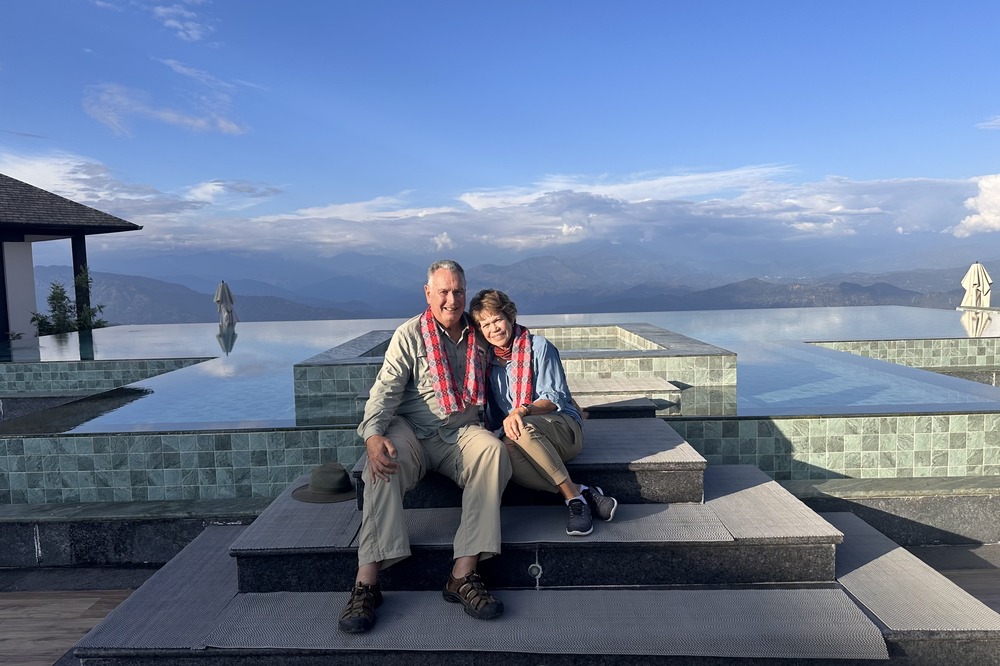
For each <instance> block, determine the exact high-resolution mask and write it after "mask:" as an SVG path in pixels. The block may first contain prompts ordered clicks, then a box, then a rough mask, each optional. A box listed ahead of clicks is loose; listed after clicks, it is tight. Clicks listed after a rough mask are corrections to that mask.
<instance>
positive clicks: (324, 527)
mask: <svg viewBox="0 0 1000 666" xmlns="http://www.w3.org/2000/svg"><path fill="white" fill-rule="evenodd" d="M306 483H309V475H308V474H305V475H303V476H301V477H299V478H298V479H297V480H296V481H295V482H294V483H292V484H290V485H289V486H288V488H286V489H285V491H284V492H283V493H281V495H279V496H278V497H276V498H275V499H274V501H273V502H271V504H270V505H269V506H268V507H267V508H266V509H265V510H264V511H263V512H262V513H261V514H260V516H258V517H257V519H256V520H255V521H254V522H253V524H252V525H251V526H250V529H248V530H247V531H245V532H244V533H243V534H242V535H241V536H240V537H239V538H238V539H236V540H235V541H234V542H233V544H232V547H231V548H230V551H231V552H232V553H233V554H237V553H240V552H253V551H261V550H285V549H291V548H294V549H296V550H310V549H316V548H347V547H350V545H351V543H352V542H353V541H354V537H355V536H357V534H358V530H359V529H360V528H361V512H360V511H358V507H357V504H356V503H355V501H354V500H353V499H351V500H347V501H345V502H332V503H318V502H316V503H314V502H300V501H299V500H297V499H295V498H294V497H292V491H294V490H295V489H296V488H298V487H299V486H301V485H303V484H306Z"/></svg>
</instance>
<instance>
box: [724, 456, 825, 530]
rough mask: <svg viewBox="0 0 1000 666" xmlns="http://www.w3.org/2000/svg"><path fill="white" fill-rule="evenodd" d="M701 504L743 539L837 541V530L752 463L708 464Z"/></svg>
mask: <svg viewBox="0 0 1000 666" xmlns="http://www.w3.org/2000/svg"><path fill="white" fill-rule="evenodd" d="M705 505H706V506H708V507H710V508H711V509H712V510H713V511H715V512H716V513H717V514H718V515H719V518H720V519H721V520H722V522H723V523H724V524H725V526H726V527H727V528H728V529H729V531H730V532H732V534H733V536H734V537H736V539H738V540H741V541H743V542H745V543H755V542H764V541H775V540H780V541H784V542H786V543H840V541H841V539H842V535H841V533H840V531H839V530H837V529H836V528H835V527H834V526H832V525H830V523H829V522H827V521H826V520H823V518H821V517H820V516H819V515H818V514H816V513H815V512H814V511H813V510H812V509H810V508H809V507H807V506H806V505H805V504H803V503H802V502H801V501H800V500H798V499H797V498H796V497H795V496H794V495H792V494H791V493H790V492H788V491H787V490H785V489H784V488H783V487H782V486H781V484H779V483H778V482H776V481H774V480H773V479H771V477H769V476H768V475H767V474H765V473H764V472H762V471H760V470H759V469H758V468H756V467H754V466H753V465H709V467H708V468H706V469H705Z"/></svg>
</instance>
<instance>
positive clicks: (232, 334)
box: [215, 324, 236, 356]
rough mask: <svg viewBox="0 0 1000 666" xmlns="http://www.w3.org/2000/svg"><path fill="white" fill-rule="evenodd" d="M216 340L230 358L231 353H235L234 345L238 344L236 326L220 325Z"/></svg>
mask: <svg viewBox="0 0 1000 666" xmlns="http://www.w3.org/2000/svg"><path fill="white" fill-rule="evenodd" d="M215 339H216V340H218V341H219V346H220V347H222V351H224V352H226V356H229V352H231V351H233V345H235V344H236V324H219V333H218V335H216V336H215Z"/></svg>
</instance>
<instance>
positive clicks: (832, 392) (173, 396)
mask: <svg viewBox="0 0 1000 666" xmlns="http://www.w3.org/2000/svg"><path fill="white" fill-rule="evenodd" d="M518 319H519V321H521V322H522V323H524V324H525V325H527V326H529V327H538V326H559V325H587V324H628V323H648V324H652V325H654V326H659V327H662V328H665V329H667V330H670V331H675V332H677V333H680V334H682V335H686V336H689V337H692V338H695V339H698V340H702V341H704V342H708V343H710V344H714V345H718V346H720V347H723V348H726V349H729V350H731V351H734V352H736V354H737V374H738V387H737V393H738V394H737V396H736V398H735V399H736V402H737V404H738V413H739V414H742V415H749V414H751V413H753V412H757V411H758V410H762V411H767V410H779V411H781V413H785V414H791V413H819V412H816V411H814V410H816V409H817V405H819V404H820V403H823V404H822V405H821V406H822V408H823V409H824V410H826V411H828V412H831V413H845V412H851V411H865V412H874V411H878V410H884V409H886V407H887V406H888V407H889V408H891V410H892V411H910V410H911V407H912V406H913V405H914V404H916V405H917V407H915V408H914V409H919V410H944V409H951V408H965V407H967V406H969V405H972V406H973V407H974V408H978V409H983V410H985V409H992V408H994V407H995V406H996V405H997V403H998V397H997V396H998V395H1000V393H998V391H997V389H994V388H993V387H989V386H981V385H976V384H973V383H972V382H963V381H962V380H957V379H954V378H947V377H941V376H938V375H933V373H922V372H921V371H917V370H914V369H906V368H901V366H892V365H890V364H881V363H878V362H874V361H869V362H866V361H860V360H858V359H859V357H853V358H849V357H850V355H849V354H839V353H835V352H830V351H829V350H822V351H817V350H816V348H814V347H813V346H812V345H802V344H801V343H802V342H803V341H820V340H880V339H887V340H891V339H915V338H916V339H919V338H966V337H968V335H969V333H968V331H967V330H966V328H965V326H964V325H963V323H962V318H961V315H960V314H959V313H958V312H956V311H954V310H932V309H926V308H911V307H902V306H898V307H897V306H872V307H851V308H846V307H842V308H786V309H763V310H714V311H698V312H640V313H625V314H623V313H606V314H570V315H522V316H519V318H518ZM402 321H403V319H374V320H343V321H302V322H298V321H297V322H240V324H239V329H240V333H239V339H238V344H235V342H236V341H235V338H234V339H233V343H234V344H233V345H232V346H230V347H229V353H228V355H226V346H225V345H224V344H223V342H224V341H223V340H220V339H219V335H220V328H219V324H218V323H215V322H213V323H205V324H167V325H148V326H115V327H109V328H104V329H97V330H95V331H93V332H92V335H91V336H90V337H91V339H90V341H89V342H88V341H86V340H81V338H80V337H79V336H78V335H77V334H69V335H68V336H67V337H66V338H65V339H64V340H62V341H57V340H55V339H54V338H53V336H47V337H44V338H40V339H39V346H38V348H37V350H35V351H34V353H35V355H37V357H38V358H37V359H31V360H43V361H61V360H79V359H80V358H81V357H82V356H83V355H84V354H86V355H92V357H93V358H94V359H96V360H99V361H100V360H117V359H131V358H140V359H155V358H207V359H209V360H207V361H205V362H203V363H198V364H196V365H192V366H189V367H187V368H184V369H182V370H177V371H174V372H170V373H167V374H164V375H159V376H157V377H152V378H150V379H147V380H143V381H141V382H136V383H134V384H131V385H130V386H129V387H128V390H126V391H125V392H124V393H119V394H117V397H118V399H121V398H122V397H124V396H128V395H134V396H135V397H133V398H132V399H130V400H122V401H121V402H120V403H119V404H118V405H117V406H115V407H103V406H101V398H100V396H97V397H95V398H92V399H90V400H93V401H95V402H93V403H92V404H94V405H95V408H94V409H93V411H92V412H91V413H90V415H89V418H84V414H83V404H84V402H89V401H78V402H79V403H81V404H78V405H77V410H78V411H77V412H76V415H75V416H74V417H72V418H67V419H66V420H65V421H62V420H51V421H50V423H51V424H50V425H49V426H48V431H49V432H59V431H67V430H68V431H71V432H115V431H129V430H176V429H212V428H220V429H221V428H236V427H251V425H254V426H256V425H260V424H264V425H272V426H283V425H294V424H295V423H296V410H295V396H294V381H293V365H294V364H296V363H298V362H300V361H303V360H305V359H308V358H311V357H313V356H315V355H317V354H320V353H322V352H325V351H326V350H329V349H331V348H333V347H336V346H337V345H340V344H343V343H345V342H347V341H349V340H352V339H354V338H357V337H358V336H361V335H363V334H366V333H369V332H370V331H373V330H392V329H394V328H395V327H396V326H398V325H399V324H400V323H402ZM994 329H995V327H987V328H986V330H985V331H984V332H983V333H982V335H983V336H984V337H991V336H994V335H995V333H996V331H995V330H994ZM234 333H235V331H234ZM14 352H17V350H16V349H15V350H14ZM861 370H863V371H861ZM823 378H828V383H827V384H823ZM946 381H947V382H948V383H947V384H942V383H941V382H946ZM904 387H905V390H902V389H903V388H904ZM984 391H985V392H984ZM131 392H135V393H131ZM106 398H108V400H109V401H108V402H107V403H105V404H106V405H110V404H111V403H112V401H113V400H114V399H115V396H106ZM140 398H141V399H140ZM727 399H728V400H732V398H727ZM859 401H860V403H859ZM47 411H51V410H47ZM771 413H772V414H774V415H778V414H779V412H778V411H771ZM50 417H51V415H46V417H45V418H46V419H49V418H50ZM60 418H62V417H60ZM57 423H58V424H60V425H58V426H57V425H56V424H57Z"/></svg>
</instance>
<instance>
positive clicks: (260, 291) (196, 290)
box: [35, 248, 967, 324]
mask: <svg viewBox="0 0 1000 666" xmlns="http://www.w3.org/2000/svg"><path fill="white" fill-rule="evenodd" d="M330 263H331V264H332V265H335V266H336V268H335V269H333V270H336V271H342V272H343V274H342V275H339V276H336V277H325V278H323V279H321V280H319V281H316V282H311V283H303V284H298V285H288V284H285V285H281V286H279V285H274V284H271V283H269V282H264V281H261V280H257V279H250V278H243V277H240V276H238V275H234V276H233V277H232V278H229V279H227V280H226V282H227V283H229V285H230V286H231V287H232V289H233V292H234V294H235V297H236V311H237V314H238V316H239V318H240V319H241V320H242V321H296V320H322V319H371V318H383V317H403V316H408V315H411V314H415V313H416V312H418V311H419V310H420V309H422V308H423V307H425V304H426V302H425V299H424V295H423V293H422V290H421V284H422V282H423V280H424V270H425V269H421V268H418V267H416V266H413V265H406V264H399V263H397V264H393V262H392V261H391V260H390V259H389V258H385V257H375V256H365V255H358V254H348V255H343V256H341V257H334V258H332V259H331V260H330ZM466 270H467V272H468V278H469V289H470V294H469V296H470V298H471V296H472V293H474V291H476V290H479V289H482V288H484V287H493V288H498V289H501V290H503V291H506V292H507V293H509V294H510V295H511V297H513V298H514V299H515V301H516V302H517V304H518V310H519V312H521V313H522V314H561V313H577V312H578V313H586V312H644V311H661V310H713V309H716V310H717V309H745V308H775V307H817V306H818V307H823V306H851V305H908V306H916V307H929V308H944V309H952V308H954V307H956V306H957V305H958V304H959V303H960V302H961V299H962V294H963V293H964V292H963V290H962V289H961V287H960V280H961V277H962V275H964V272H965V270H967V268H956V269H946V270H937V271H928V270H919V271H906V272H896V273H887V274H881V275H876V274H850V275H836V276H829V277H827V278H813V279H809V280H799V281H796V280H788V279H761V278H750V279H744V280H739V281H735V282H730V283H726V284H722V283H715V284H712V283H710V282H709V280H708V279H707V278H705V277H704V276H693V275H678V274H675V273H672V272H670V271H668V270H666V269H664V267H663V266H662V265H660V264H657V263H656V262H655V261H654V258H651V257H648V256H646V257H636V258H635V261H634V262H630V258H629V256H627V255H624V254H623V253H618V252H616V251H615V250H614V248H609V249H603V250H592V251H590V252H588V253H587V254H586V255H583V256H581V257H577V258H575V259H573V260H569V259H566V258H557V257H554V256H542V257H535V258H532V259H526V260H523V261H519V262H517V263H515V264H512V265H508V266H501V265H497V264H483V265H480V266H475V267H466ZM92 277H93V279H94V290H93V294H92V297H91V302H92V303H93V304H94V305H104V312H103V315H102V316H103V317H104V318H105V319H106V320H108V321H109V322H111V323H114V324H150V323H186V322H209V321H216V320H217V318H218V312H217V309H216V306H215V303H214V302H213V295H214V292H215V287H216V286H217V284H218V283H217V282H215V281H212V280H207V279H205V278H204V277H199V276H192V275H184V276H177V277H176V279H177V280H178V282H172V281H169V280H166V279H153V278H149V277H141V276H134V275H120V274H116V273H101V272H94V273H93V274H92ZM685 279H687V280H688V281H687V282H685ZM54 281H59V282H62V283H63V284H64V285H67V286H69V287H71V285H72V279H71V272H70V268H69V267H68V266H38V267H36V268H35V289H36V296H37V301H38V311H39V312H47V311H48V307H47V305H46V303H45V299H46V297H47V296H48V293H49V285H50V284H51V283H52V282H54ZM70 293H72V290H71V289H70Z"/></svg>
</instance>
